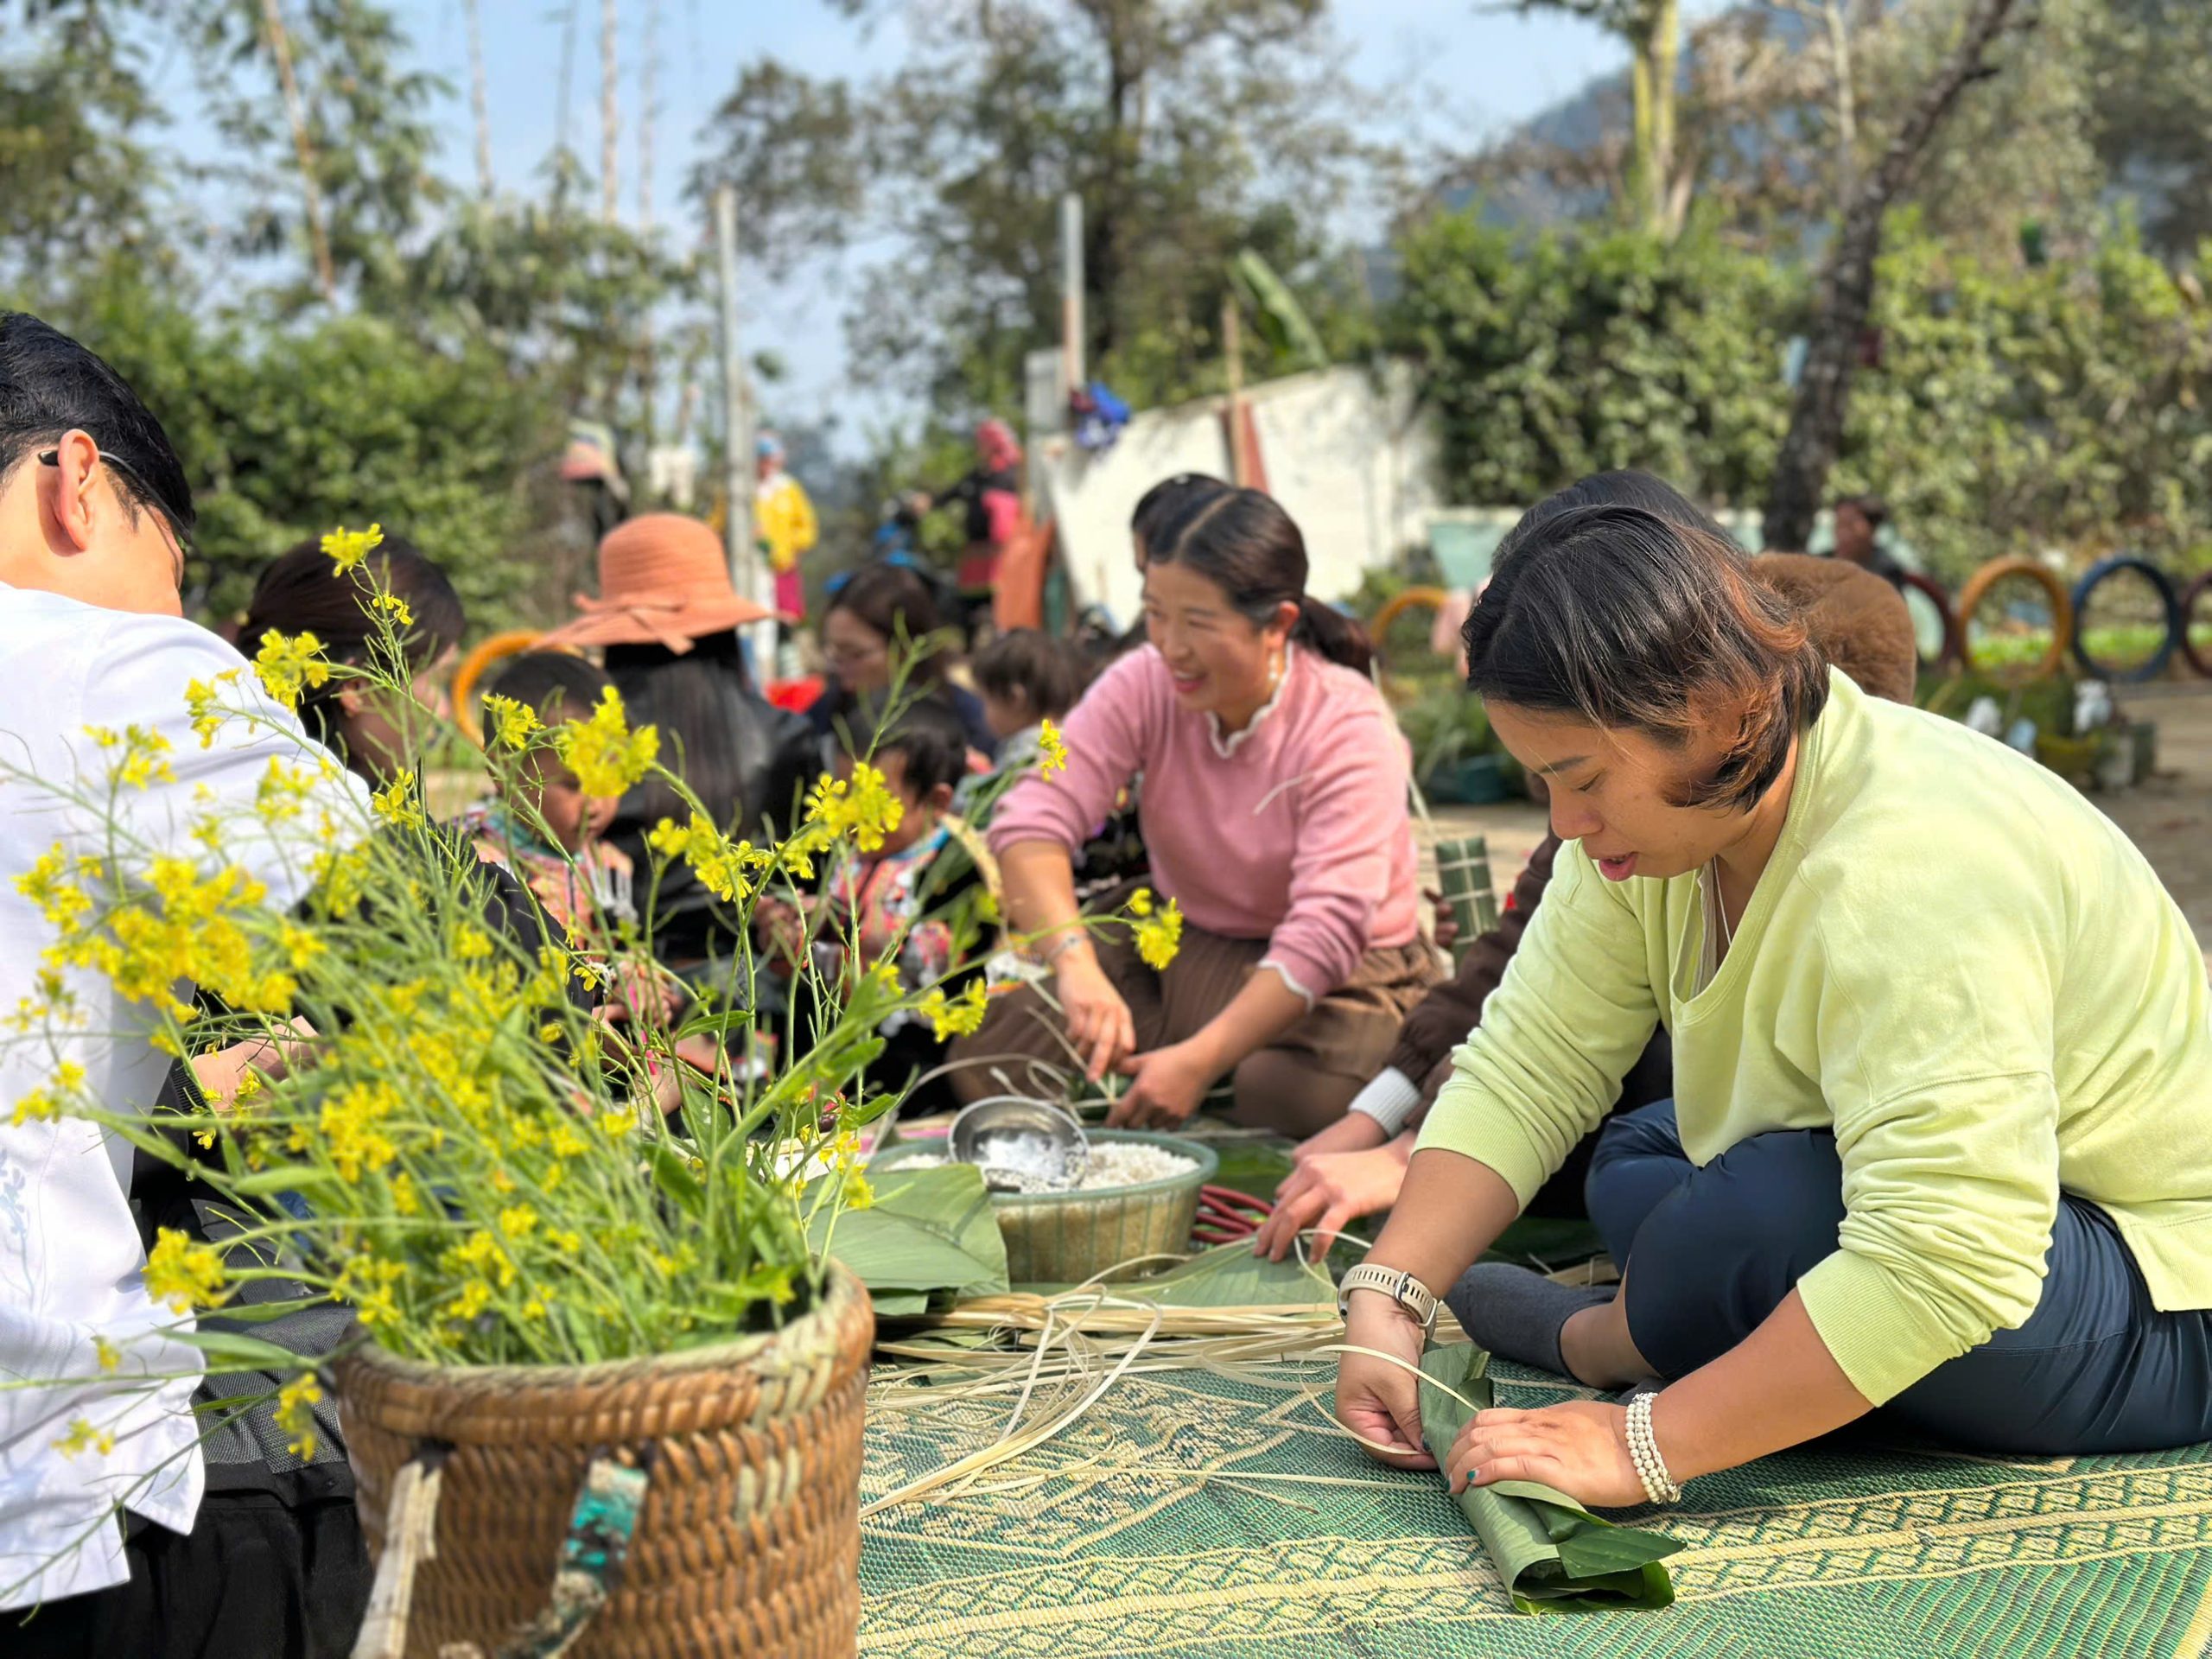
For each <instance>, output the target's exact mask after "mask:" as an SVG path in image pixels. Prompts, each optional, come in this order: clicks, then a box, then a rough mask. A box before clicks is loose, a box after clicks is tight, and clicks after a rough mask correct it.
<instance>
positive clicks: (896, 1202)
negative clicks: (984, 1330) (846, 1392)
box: [811, 1164, 1007, 1319]
mask: <svg viewBox="0 0 2212 1659" xmlns="http://www.w3.org/2000/svg"><path fill="white" fill-rule="evenodd" d="M875 1189H876V1190H875V1201H874V1203H873V1204H871V1205H869V1206H868V1208H867V1209H865V1210H848V1211H845V1212H844V1213H843V1214H842V1215H840V1216H838V1217H836V1230H834V1231H832V1230H830V1225H829V1223H830V1217H829V1213H828V1211H827V1209H826V1207H825V1209H824V1210H823V1212H822V1213H820V1214H817V1216H816V1217H815V1222H814V1225H813V1227H812V1229H811V1233H812V1236H813V1243H814V1247H815V1249H817V1250H819V1249H821V1248H822V1246H823V1243H824V1242H825V1240H826V1241H827V1243H828V1244H829V1253H830V1255H834V1256H836V1258H837V1260H838V1261H840V1262H843V1263H844V1264H845V1266H846V1267H848V1268H850V1269H851V1270H852V1272H853V1273H854V1274H855V1276H856V1277H858V1279H859V1280H860V1281H861V1283H862V1284H864V1285H866V1286H867V1287H868V1296H869V1299H870V1300H872V1301H874V1304H875V1312H876V1316H877V1317H878V1318H879V1319H896V1318H899V1317H900V1316H901V1315H912V1314H916V1313H926V1312H927V1311H928V1310H929V1308H930V1307H931V1305H932V1304H935V1305H937V1306H950V1304H951V1303H953V1302H957V1301H958V1300H960V1299H961V1298H963V1297H964V1296H989V1295H994V1294H1001V1293H1003V1292H1004V1291H1005V1290H1006V1288H1007V1279H1006V1241H1005V1239H1003V1238H1002V1237H1001V1236H1000V1235H999V1224H998V1217H996V1216H995V1215H994V1214H993V1213H992V1212H991V1195H990V1194H989V1192H987V1191H985V1190H984V1186H983V1175H982V1171H981V1170H979V1169H977V1168H976V1167H975V1166H973V1165H971V1164H946V1165H944V1166H942V1167H940V1168H937V1169H915V1170H901V1169H897V1168H893V1169H887V1170H884V1171H882V1172H881V1173H879V1174H878V1175H877V1176H876V1177H875Z"/></svg>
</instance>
